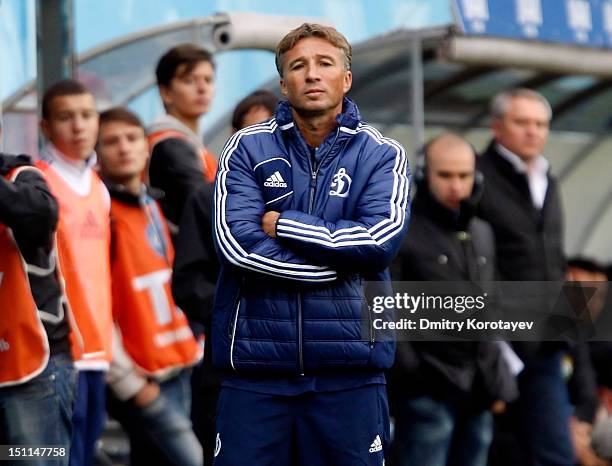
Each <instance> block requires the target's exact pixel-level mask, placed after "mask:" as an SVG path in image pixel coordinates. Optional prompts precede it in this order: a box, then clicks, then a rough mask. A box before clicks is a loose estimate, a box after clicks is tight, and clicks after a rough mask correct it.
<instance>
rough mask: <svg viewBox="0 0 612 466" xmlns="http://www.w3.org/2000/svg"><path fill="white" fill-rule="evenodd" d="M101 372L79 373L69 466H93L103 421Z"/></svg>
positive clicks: (103, 381)
mask: <svg viewBox="0 0 612 466" xmlns="http://www.w3.org/2000/svg"><path fill="white" fill-rule="evenodd" d="M104 377H105V372H103V371H79V377H78V381H77V390H76V401H75V404H74V413H73V416H72V423H73V431H72V447H71V449H70V466H91V465H93V464H94V458H95V454H96V442H97V441H98V439H99V438H100V435H102V431H103V430H104V424H105V422H106V406H105V404H106V401H105V400H106V396H105V394H106V391H105V388H106V382H105V379H104Z"/></svg>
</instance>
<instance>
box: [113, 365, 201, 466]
mask: <svg viewBox="0 0 612 466" xmlns="http://www.w3.org/2000/svg"><path fill="white" fill-rule="evenodd" d="M190 374H191V371H189V370H183V371H182V372H181V373H180V374H179V375H177V376H176V377H173V378H172V379H169V380H167V381H165V382H163V383H161V384H160V396H159V397H157V399H155V400H154V401H153V402H152V403H151V404H149V405H147V406H145V407H143V408H140V407H137V406H135V405H134V403H133V402H132V401H131V400H128V401H119V400H117V399H116V398H114V397H113V396H112V393H111V394H109V403H108V406H109V411H110V414H111V415H112V416H113V417H114V418H115V419H117V420H118V421H119V422H120V423H121V425H122V427H123V428H124V429H125V430H126V431H127V433H128V435H129V436H130V448H131V452H130V463H131V464H133V465H139V464H155V465H158V466H165V465H177V466H201V465H202V463H203V457H204V454H203V452H202V446H201V445H200V442H199V441H198V439H197V437H196V436H195V434H194V432H193V430H192V426H191V420H190V417H189V414H190V407H191V382H190Z"/></svg>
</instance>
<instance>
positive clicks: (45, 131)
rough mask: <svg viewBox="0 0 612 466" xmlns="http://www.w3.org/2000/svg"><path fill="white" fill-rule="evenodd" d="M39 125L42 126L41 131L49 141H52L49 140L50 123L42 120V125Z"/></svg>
mask: <svg viewBox="0 0 612 466" xmlns="http://www.w3.org/2000/svg"><path fill="white" fill-rule="evenodd" d="M39 125H40V130H41V131H42V132H43V134H44V135H45V137H46V138H47V139H50V138H49V133H50V129H49V122H48V121H47V120H45V119H44V118H43V119H42V120H40V124H39Z"/></svg>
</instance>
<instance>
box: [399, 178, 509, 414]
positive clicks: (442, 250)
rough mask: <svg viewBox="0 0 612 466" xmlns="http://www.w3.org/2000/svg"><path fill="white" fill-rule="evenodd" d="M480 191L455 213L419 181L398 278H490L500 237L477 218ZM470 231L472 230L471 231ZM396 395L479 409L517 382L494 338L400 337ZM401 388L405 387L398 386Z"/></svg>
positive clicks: (503, 396)
mask: <svg viewBox="0 0 612 466" xmlns="http://www.w3.org/2000/svg"><path fill="white" fill-rule="evenodd" d="M479 194H480V189H479V188H477V189H475V192H474V193H473V194H472V197H471V198H470V199H469V200H467V201H466V202H463V203H462V205H461V209H460V214H459V215H456V214H455V213H453V212H452V211H450V210H448V209H446V208H445V207H443V206H442V205H441V204H439V203H438V202H437V201H436V200H435V199H434V198H433V197H432V196H431V194H430V191H429V188H428V187H427V186H426V184H425V183H422V184H421V186H419V188H418V191H417V194H416V197H415V200H414V204H413V211H412V219H411V226H410V231H409V232H408V235H407V236H406V239H405V240H404V243H403V244H402V248H401V250H400V253H399V254H398V257H397V258H396V260H395V262H394V264H393V273H394V279H395V280H405V281H491V280H493V279H494V278H495V242H494V238H493V233H492V230H491V227H490V226H489V225H488V224H487V223H486V222H483V221H482V220H480V219H478V218H476V217H474V204H475V202H476V201H477V199H478V197H479ZM466 233H467V234H466ZM391 380H392V385H396V387H391V389H392V390H393V391H394V396H407V395H408V396H418V395H420V394H426V395H428V396H433V397H436V398H440V399H444V400H447V401H454V402H457V403H465V404H466V405H470V406H472V407H473V408H475V409H477V410H480V409H486V408H489V407H490V406H491V404H492V403H493V402H494V401H495V400H498V399H502V400H505V401H511V400H513V399H514V398H515V397H516V394H517V393H516V385H515V382H514V379H513V377H512V375H511V374H510V371H509V368H508V367H507V364H506V363H505V361H504V360H503V359H502V356H501V353H500V351H499V348H498V346H497V344H495V343H494V342H452V343H447V342H426V341H423V342H412V343H408V342H401V343H398V351H397V357H396V364H395V366H394V368H393V370H392V375H391ZM398 388H399V389H400V390H399V391H398Z"/></svg>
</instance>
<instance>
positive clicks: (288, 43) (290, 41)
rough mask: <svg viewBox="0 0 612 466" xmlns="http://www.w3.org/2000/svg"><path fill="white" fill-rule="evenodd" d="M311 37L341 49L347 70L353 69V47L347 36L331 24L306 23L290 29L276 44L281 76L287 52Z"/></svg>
mask: <svg viewBox="0 0 612 466" xmlns="http://www.w3.org/2000/svg"><path fill="white" fill-rule="evenodd" d="M309 37H317V38H319V39H324V40H326V41H327V42H329V43H330V44H331V45H333V46H334V47H336V48H338V49H340V51H341V52H342V55H344V67H345V68H346V69H347V70H350V69H351V61H352V59H353V49H352V47H351V44H349V42H348V40H347V39H346V37H344V36H343V35H342V34H340V33H339V32H338V31H337V30H336V29H334V28H333V27H331V26H325V25H323V24H316V23H304V24H302V25H301V26H299V27H297V28H295V29H293V30H292V31H290V32H289V33H288V34H287V35H286V36H285V37H283V38H282V39H281V41H280V42H279V43H278V45H277V46H276V59H275V62H276V70H277V71H278V74H279V75H280V77H281V78H282V77H283V59H284V57H285V53H287V52H288V51H289V50H291V49H292V48H293V47H295V44H297V43H298V42H299V41H301V40H302V39H307V38H309Z"/></svg>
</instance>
